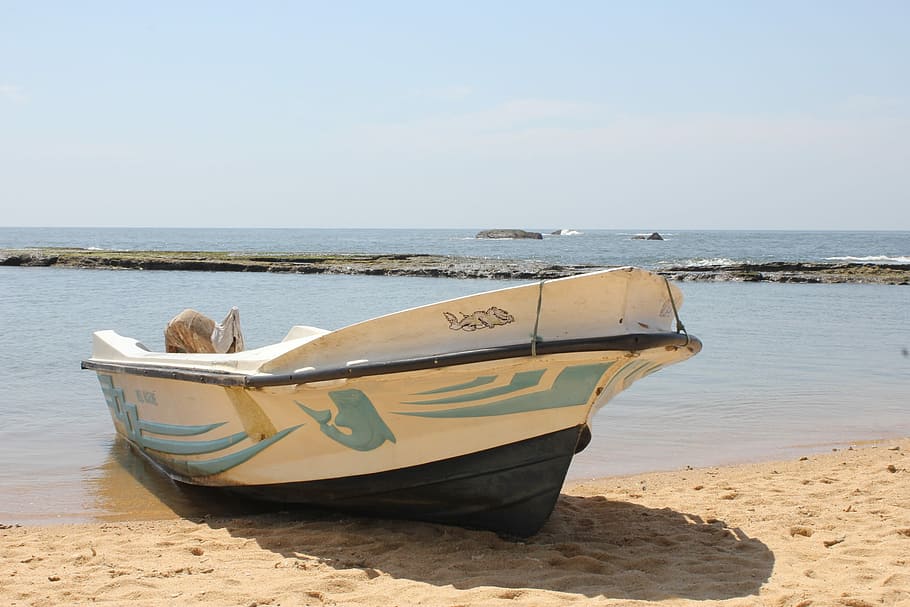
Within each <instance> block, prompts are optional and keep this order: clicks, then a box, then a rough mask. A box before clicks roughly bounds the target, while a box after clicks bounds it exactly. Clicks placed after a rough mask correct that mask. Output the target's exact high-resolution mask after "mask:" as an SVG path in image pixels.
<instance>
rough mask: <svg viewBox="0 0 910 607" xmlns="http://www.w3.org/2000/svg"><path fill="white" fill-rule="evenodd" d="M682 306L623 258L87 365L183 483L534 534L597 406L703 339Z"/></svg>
mask: <svg viewBox="0 0 910 607" xmlns="http://www.w3.org/2000/svg"><path fill="white" fill-rule="evenodd" d="M681 304H682V293H681V292H680V290H679V288H678V287H677V286H676V285H674V284H671V283H670V282H668V281H667V280H666V279H665V278H663V277H661V276H659V275H657V274H655V273H652V272H650V271H647V270H643V269H639V268H633V267H624V268H614V269H608V270H602V271H597V272H591V273H587V274H581V275H577V276H571V277H568V278H559V279H552V280H542V281H538V282H533V283H529V284H522V285H518V286H512V287H507V288H503V289H498V290H491V291H487V292H484V293H479V294H475V295H470V296H466V297H461V298H457V299H451V300H448V301H442V302H438V303H433V304H430V305H424V306H420V307H415V308H412V309H408V310H404V311H400V312H396V313H393V314H388V315H384V316H379V317H377V318H373V319H370V320H365V321H363V322H359V323H355V324H352V325H349V326H347V327H344V328H341V329H337V330H334V331H327V330H324V329H319V328H316V327H310V326H303V325H301V326H294V327H292V328H291V329H290V331H289V332H288V334H287V336H286V337H285V338H284V339H283V340H282V341H281V342H278V343H275V344H271V345H267V346H264V347H259V348H254V349H250V350H240V351H235V352H225V353H221V352H217V351H210V352H203V353H200V352H180V351H171V352H153V351H151V350H149V349H148V348H147V347H146V346H144V345H143V344H142V343H141V342H139V341H137V340H136V339H133V338H129V337H125V336H122V335H119V334H117V333H116V332H114V331H112V330H103V331H98V332H96V333H94V335H93V345H92V355H91V358H89V359H87V360H84V361H82V368H84V369H88V370H91V371H94V372H96V373H97V376H98V379H99V381H100V383H101V390H102V393H103V395H104V400H105V402H106V403H107V407H108V409H109V411H110V414H111V418H112V420H113V424H114V426H115V428H116V431H117V433H119V434H120V435H122V436H123V437H125V439H126V440H127V441H129V443H130V444H131V445H132V446H133V447H134V448H135V450H136V451H137V452H138V453H140V454H141V455H143V456H145V457H147V458H148V459H149V460H151V461H152V462H153V463H154V464H155V465H156V466H157V467H158V468H160V469H161V470H163V471H164V472H165V473H166V474H167V475H169V476H170V477H171V478H173V479H174V480H176V481H178V482H181V483H188V484H193V485H203V486H209V487H220V488H223V490H226V491H231V492H237V493H241V494H244V495H246V496H251V497H254V498H257V499H263V500H271V501H278V502H283V503H286V504H288V505H303V506H315V507H319V508H329V509H333V510H338V511H344V512H354V513H362V514H367V515H373V516H378V517H387V518H399V519H408V520H421V521H431V522H437V523H444V524H452V525H459V526H463V527H469V528H477V529H489V530H494V531H496V532H498V533H500V534H502V535H504V536H515V537H527V536H530V535H533V534H534V533H536V532H537V531H538V530H539V529H540V527H541V526H542V525H543V524H544V523H545V522H546V520H547V519H548V517H549V516H550V514H551V512H552V510H553V508H554V506H555V504H556V501H557V499H558V497H559V493H560V489H561V487H562V484H563V482H564V479H565V476H566V473H567V470H568V468H569V464H570V462H571V461H572V457H573V456H574V454H575V453H576V452H578V451H580V450H581V449H583V448H584V447H585V446H586V445H587V442H588V441H589V440H590V438H591V426H592V422H593V418H594V415H595V413H596V412H597V410H598V409H600V408H601V407H602V406H604V405H605V404H606V403H607V402H608V401H609V400H610V399H611V398H612V397H613V396H615V395H616V394H617V393H619V392H620V391H622V390H624V389H626V388H628V387H629V386H630V385H631V384H632V383H634V382H635V381H637V380H639V379H641V378H643V377H645V376H647V375H650V374H651V373H654V372H655V371H658V370H659V369H661V368H663V367H666V366H668V365H671V364H674V363H677V362H680V361H682V360H685V359H687V358H689V357H691V356H693V355H694V354H696V353H697V352H698V351H699V350H700V349H701V342H700V341H699V340H698V339H697V338H696V337H694V336H691V335H689V334H688V333H687V332H686V330H685V328H684V326H683V325H682V323H681V322H680V321H679V314H678V309H679V307H680V305H681ZM232 312H236V311H235V310H234V311H232Z"/></svg>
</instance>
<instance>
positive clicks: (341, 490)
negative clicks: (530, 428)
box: [230, 425, 585, 537]
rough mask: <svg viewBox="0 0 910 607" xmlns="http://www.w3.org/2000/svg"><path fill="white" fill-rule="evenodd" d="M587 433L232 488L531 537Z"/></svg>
mask: <svg viewBox="0 0 910 607" xmlns="http://www.w3.org/2000/svg"><path fill="white" fill-rule="evenodd" d="M584 428H585V426H584V425H580V426H574V427H571V428H566V429H564V430H560V431H558V432H553V433H550V434H546V435H543V436H537V437H534V438H530V439H527V440H523V441H520V442H517V443H512V444H509V445H502V446H499V447H495V448H492V449H487V450H484V451H479V452H476V453H471V454H468V455H463V456H459V457H454V458H451V459H446V460H442V461H438V462H431V463H428V464H422V465H419V466H413V467H409V468H401V469H398V470H391V471H388V472H380V473H376V474H366V475H360V476H352V477H346V478H335V479H326V480H318V481H307V482H299V483H281V484H274V485H252V486H242V487H231V488H230V490H231V491H232V492H236V493H239V494H242V495H244V496H247V497H252V498H255V499H261V500H268V501H277V502H282V503H287V504H301V505H309V506H317V507H322V508H330V509H333V510H340V511H345V512H352V513H357V514H364V515H369V516H376V517H382V518H395V519H408V520H420V521H429V522H435V523H444V524H449V525H458V526H462V527H468V528H473V529H489V530H492V531H496V532H497V533H500V534H504V535H509V536H515V537H527V536H530V535H533V534H534V533H536V532H537V531H538V530H539V529H540V528H541V527H542V526H543V524H544V523H545V522H546V521H547V519H548V518H549V516H550V513H551V512H552V511H553V508H554V506H555V505H556V500H557V499H558V498H559V492H560V490H561V488H562V484H563V481H564V480H565V476H566V472H567V471H568V469H569V464H570V463H571V461H572V456H573V455H574V454H575V452H576V449H577V446H579V440H580V439H583V438H584Z"/></svg>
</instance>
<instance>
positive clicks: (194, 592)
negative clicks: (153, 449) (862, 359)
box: [0, 439, 910, 607]
mask: <svg viewBox="0 0 910 607" xmlns="http://www.w3.org/2000/svg"><path fill="white" fill-rule="evenodd" d="M908 452H910V439H899V440H889V441H881V442H869V443H864V444H857V445H855V446H851V447H849V448H840V449H836V450H831V451H829V452H826V453H822V454H817V453H816V454H807V455H806V456H804V457H800V458H796V459H793V460H791V461H781V462H761V463H751V464H743V465H737V466H730V467H709V468H699V469H682V470H676V471H671V472H659V473H649V474H641V475H635V476H624V477H614V478H601V479H596V480H585V481H576V482H570V483H567V485H566V486H565V487H564V489H563V495H562V496H561V497H560V499H559V503H558V504H557V507H556V509H555V511H554V513H553V515H552V517H551V518H550V520H549V522H548V523H547V524H546V525H545V526H544V528H543V530H542V531H541V532H540V533H538V534H537V535H535V536H532V537H531V538H528V539H526V540H522V541H516V540H514V539H507V538H501V537H498V536H497V535H496V534H494V533H491V532H483V531H472V530H467V529H462V528H458V527H448V526H441V525H432V524H425V523H414V522H409V521H388V520H375V519H369V518H358V517H351V516H344V515H340V514H337V513H331V512H312V511H309V512H272V513H267V514H256V515H243V516H234V517H222V516H199V517H180V516H177V515H176V514H175V513H173V512H171V511H168V510H167V509H166V508H163V509H162V511H160V512H158V513H157V514H156V515H155V516H154V520H127V521H118V522H97V523H90V524H77V525H48V526H14V525H3V528H2V529H0V601H2V602H3V604H6V605H35V606H39V605H88V604H109V605H119V604H124V603H126V602H129V603H130V604H131V605H169V604H204V605H376V606H380V605H382V606H386V605H441V606H442V605H445V606H456V605H463V606H486V605H504V604H515V605H568V604H575V605H581V604H596V605H657V604H660V605H663V606H666V607H672V606H676V605H680V606H682V605H694V604H699V605H725V606H726V605H729V606H733V605H775V606H778V605H779V606H792V607H797V606H799V607H807V606H809V605H845V606H848V607H866V606H873V605H875V606H877V605H888V606H899V605H910V507H908V504H910V502H908V497H910V457H907V454H908ZM807 453H808V451H807ZM0 523H2V521H0Z"/></svg>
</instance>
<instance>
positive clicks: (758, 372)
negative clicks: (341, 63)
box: [0, 228, 910, 524]
mask: <svg viewBox="0 0 910 607" xmlns="http://www.w3.org/2000/svg"><path fill="white" fill-rule="evenodd" d="M581 232H583V233H582V234H578V235H573V236H548V237H547V238H545V239H544V240H543V241H478V240H475V239H473V238H472V236H473V233H474V232H473V231H456V230H416V231H415V230H351V231H346V230H214V229H213V230H197V229H186V230H165V229H155V230H145V229H142V230H140V229H75V228H73V229H49V228H47V229H41V228H0V248H12V247H16V248H18V247H28V246H62V247H84V248H105V249H155V248H157V249H171V250H228V251H282V252H287V251H300V252H303V251H307V252H319V251H323V252H408V253H443V254H458V255H480V256H487V257H493V258H517V257H527V258H535V259H547V260H552V261H554V262H557V263H592V264H603V265H626V264H634V265H641V266H644V267H660V265H662V264H667V263H692V264H697V263H705V262H706V261H707V260H724V259H726V260H731V261H745V260H753V261H762V260H764V261H770V260H790V261H817V260H826V259H841V258H851V259H858V260H864V261H866V262H870V263H875V262H888V263H907V262H908V260H910V233H907V232H878V233H875V232H866V233H852V232H851V233H833V232H805V233H803V232H757V233H747V232H674V231H672V230H668V231H666V232H663V234H664V235H665V237H666V238H667V240H665V241H662V242H654V241H641V240H633V239H632V235H634V234H635V233H636V232H638V231H637V230H624V231H619V230H617V231H591V232H589V231H585V230H583V229H582V230H581ZM641 232H648V230H641ZM509 284H514V283H509V282H505V281H489V280H455V279H431V278H409V277H374V276H314V275H300V276H297V275H287V274H276V275H270V274H261V273H249V274H246V273H209V272H144V271H112V270H77V269H63V268H3V267H0V319H2V321H0V322H2V325H0V326H2V329H3V330H2V331H0V368H2V369H3V370H4V371H3V378H4V381H3V382H2V383H0V462H2V464H3V465H2V466H0V523H5V524H10V523H35V522H38V523H42V522H57V521H67V522H69V521H87V520H107V519H117V518H125V517H139V516H166V515H169V514H171V515H172V513H173V512H174V511H177V512H180V513H193V512H197V513H198V512H203V513H204V512H206V511H211V510H217V508H218V507H220V505H219V504H215V503H213V502H211V501H209V502H206V501H205V498H204V497H200V496H199V495H194V494H193V492H192V491H190V490H188V489H186V488H182V487H178V486H176V485H174V484H173V483H171V482H170V481H168V480H166V479H164V478H163V477H162V476H161V475H160V474H159V473H158V472H157V471H155V470H153V469H150V467H149V466H148V465H147V464H145V463H144V462H143V461H142V460H141V459H140V458H138V457H137V456H135V455H134V454H132V453H131V452H130V451H129V449H127V448H126V447H125V445H124V444H123V443H122V442H121V441H120V440H118V439H116V438H115V435H114V431H113V426H112V425H111V422H110V419H109V416H108V413H107V408H106V406H105V403H104V400H103V398H102V396H101V391H100V388H99V385H98V381H97V379H96V377H95V374H94V373H91V372H88V371H82V370H80V368H79V362H80V360H82V359H83V358H87V357H88V355H89V353H90V348H91V333H92V331H95V330H99V329H107V328H110V329H115V330H117V331H118V332H120V333H121V334H124V335H129V336H132V337H136V338H138V339H140V340H142V341H143V342H144V343H146V345H148V346H149V347H152V348H155V349H158V348H162V347H163V333H162V332H163V328H164V325H165V324H166V322H167V320H168V319H169V318H171V317H172V316H173V315H174V314H176V313H177V312H179V311H180V310H181V309H183V308H185V307H194V308H197V309H199V310H201V311H203V312H205V313H206V314H208V315H210V316H212V317H220V316H222V315H223V314H224V313H226V312H227V310H228V309H229V307H230V306H232V305H236V306H238V307H239V308H240V311H241V318H242V323H243V328H244V334H245V337H246V338H247V343H248V347H256V346H259V345H264V344H267V343H271V342H274V341H277V340H279V339H281V338H282V337H283V335H284V333H285V332H286V331H287V329H288V328H289V327H290V326H292V325H294V324H310V325H316V326H321V327H324V328H327V329H334V328H338V327H341V326H344V325H346V324H349V323H352V322H356V321H359V320H363V319H366V318H370V317H373V316H377V315H380V314H384V313H388V312H393V311H395V310H399V309H402V308H406V307H411V306H414V305H419V304H423V303H431V302H433V301H437V300H440V299H447V298H451V297H456V296H459V295H465V294H469V293H475V292H479V291H484V290H488V289H493V288H498V287H502V286H507V285H509ZM681 287H682V289H683V292H684V294H685V298H686V300H685V303H684V305H683V306H682V308H681V310H680V313H681V317H682V319H683V321H684V322H685V324H686V327H687V328H688V330H689V331H690V332H691V333H692V334H694V335H697V336H699V337H700V338H701V339H702V340H703V342H704V344H705V347H704V350H703V351H702V353H701V354H699V355H698V356H696V357H695V358H693V359H692V360H690V361H687V362H685V363H682V364H680V365H677V366H675V367H671V368H669V369H666V370H663V371H661V372H660V373H657V374H654V375H652V376H650V377H648V378H647V379H646V380H643V381H641V382H639V383H637V384H635V385H634V386H633V387H632V388H631V389H630V390H628V391H626V392H624V393H622V394H620V395H619V397H617V398H616V399H614V400H613V401H612V402H611V403H609V404H608V405H607V406H606V407H605V408H604V409H603V410H602V411H601V412H600V413H599V414H598V416H597V418H596V419H595V427H594V439H593V441H592V442H591V445H590V446H589V447H588V449H587V450H586V451H585V452H583V453H582V454H580V455H579V456H577V457H576V460H575V461H574V462H573V464H572V468H571V469H570V472H569V478H570V479H581V478H589V477H599V476H608V475H620V474H631V473H636V472H641V471H648V470H665V469H676V468H681V467H685V466H694V467H698V466H713V465H721V464H726V463H734V462H742V461H750V460H763V459H777V458H784V457H791V456H793V455H797V454H805V453H808V452H813V451H819V450H829V449H831V448H842V447H843V446H845V445H848V444H850V443H851V442H854V441H864V440H872V439H877V438H888V437H896V436H906V435H910V356H908V352H907V351H908V350H910V290H908V289H907V288H906V287H901V286H879V285H799V284H774V283H734V282H730V283H683V284H682V285H681ZM200 508H201V510H200Z"/></svg>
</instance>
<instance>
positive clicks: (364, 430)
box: [294, 390, 396, 451]
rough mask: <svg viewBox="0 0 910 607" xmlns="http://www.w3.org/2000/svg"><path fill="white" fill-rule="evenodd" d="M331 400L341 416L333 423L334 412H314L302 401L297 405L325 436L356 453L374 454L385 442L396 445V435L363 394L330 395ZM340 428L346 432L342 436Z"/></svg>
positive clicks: (339, 393)
mask: <svg viewBox="0 0 910 607" xmlns="http://www.w3.org/2000/svg"><path fill="white" fill-rule="evenodd" d="M329 397H330V398H331V399H332V402H334V403H335V406H337V407H338V413H337V414H336V415H335V421H334V424H333V423H332V412H331V411H330V410H328V411H320V410H317V409H311V408H309V407H307V406H306V405H304V404H303V403H302V402H300V401H294V402H296V403H297V406H298V407H300V408H301V409H303V411H305V412H306V414H307V415H309V416H310V417H312V418H313V419H314V420H316V422H317V423H318V424H319V428H320V430H322V433H323V434H325V435H326V436H328V437H329V438H331V439H332V440H334V441H335V442H337V443H340V444H342V445H344V446H345V447H349V448H351V449H355V450H357V451H372V450H373V449H375V448H377V447H379V446H380V445H382V444H383V443H384V442H386V441H389V442H392V443H394V442H396V441H395V435H394V434H392V431H391V430H390V429H389V427H388V426H387V425H386V423H385V422H384V421H382V418H381V417H379V413H378V412H377V411H376V407H374V406H373V403H371V402H370V399H369V398H367V395H366V394H364V393H363V392H361V391H360V390H336V391H333V392H329ZM339 428H347V429H348V430H349V432H343V431H341V430H339Z"/></svg>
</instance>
